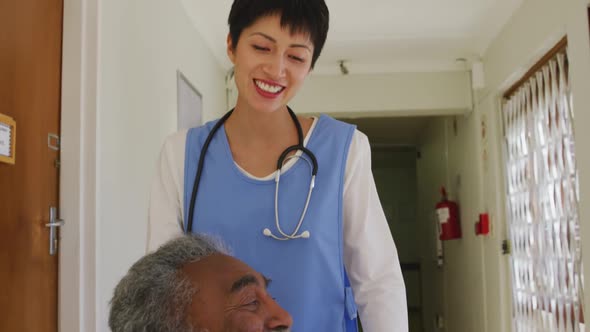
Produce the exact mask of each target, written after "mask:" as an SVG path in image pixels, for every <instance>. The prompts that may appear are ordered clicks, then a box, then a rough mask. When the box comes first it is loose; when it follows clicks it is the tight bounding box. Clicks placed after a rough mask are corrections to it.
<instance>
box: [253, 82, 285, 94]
mask: <svg viewBox="0 0 590 332" xmlns="http://www.w3.org/2000/svg"><path fill="white" fill-rule="evenodd" d="M254 82H255V83H256V85H257V86H258V87H259V88H261V89H262V90H264V91H266V92H270V93H277V92H279V91H281V90H282V89H283V87H282V86H278V85H270V84H266V83H264V82H261V81H258V80H254Z"/></svg>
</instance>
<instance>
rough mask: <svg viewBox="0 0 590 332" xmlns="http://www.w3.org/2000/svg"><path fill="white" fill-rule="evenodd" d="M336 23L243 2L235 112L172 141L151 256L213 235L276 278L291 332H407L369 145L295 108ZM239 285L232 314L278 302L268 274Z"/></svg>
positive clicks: (299, 0) (266, 2)
mask: <svg viewBox="0 0 590 332" xmlns="http://www.w3.org/2000/svg"><path fill="white" fill-rule="evenodd" d="M328 21H329V13H328V8H327V7H326V4H325V3H324V1H323V0H287V1H274V0H235V1H234V3H233V6H232V8H231V11H230V14H229V19H228V22H229V34H228V36H227V55H228V57H229V59H230V60H231V62H232V63H233V65H234V75H235V76H234V78H235V82H236V87H237V90H238V97H237V101H236V105H235V108H234V109H233V110H232V111H230V112H229V113H227V114H226V115H225V116H224V117H223V118H222V119H220V120H216V121H212V122H209V123H207V124H205V125H204V126H201V127H197V128H192V129H189V130H188V131H181V132H179V133H176V134H174V135H172V136H171V137H170V138H168V140H167V141H166V142H165V143H164V147H163V149H162V154H161V159H160V166H159V169H158V174H157V176H156V179H155V181H154V184H153V187H152V193H151V201H150V212H149V213H150V223H149V227H148V247H149V248H151V249H154V248H157V247H158V246H159V245H160V244H161V243H163V242H165V241H166V240H167V239H169V238H170V237H173V236H176V235H178V234H180V233H181V232H183V231H185V232H201V233H207V234H213V235H215V236H218V237H220V238H222V239H223V240H224V241H226V242H227V243H228V244H229V245H231V247H232V248H233V249H235V252H236V257H237V258H239V259H241V260H243V261H244V262H246V263H247V264H250V265H251V266H253V267H254V268H255V269H257V270H258V271H260V272H261V273H264V274H265V275H267V276H268V277H270V278H272V279H273V280H274V282H273V283H272V285H270V286H269V291H270V292H271V293H272V294H273V296H276V298H277V301H278V302H279V303H280V304H281V305H282V306H283V307H284V308H285V309H287V311H288V312H289V313H290V314H291V315H293V329H294V330H298V331H334V332H344V331H346V332H350V331H357V328H358V326H357V317H358V315H357V305H358V306H359V309H358V310H359V312H360V315H361V316H362V318H363V325H364V326H363V328H364V330H365V331H367V332H377V331H391V329H392V327H395V331H402V332H403V331H407V328H408V327H407V312H406V297H405V288H404V282H403V279H402V274H401V270H400V265H399V261H398V256H397V251H396V248H395V245H394V243H393V239H392V237H391V233H390V231H389V228H388V226H387V222H386V220H385V216H384V213H383V209H382V208H381V204H380V202H379V197H378V196H377V192H376V188H375V182H374V180H373V176H372V173H371V167H370V165H371V163H370V160H371V157H370V147H369V144H368V140H367V137H366V136H365V135H364V134H362V133H361V132H360V131H358V130H356V128H355V127H354V126H352V125H349V124H346V123H343V122H340V121H337V120H334V119H332V118H330V117H328V116H325V115H322V116H320V117H302V116H296V115H295V113H294V112H292V111H291V109H290V108H289V107H288V106H287V104H288V103H289V102H290V101H291V99H292V98H293V97H294V96H295V95H296V94H297V93H298V91H299V90H300V88H301V86H302V85H303V84H304V82H305V80H306V78H307V77H308V75H309V73H310V72H311V70H312V69H313V67H314V65H315V63H316V61H317V59H318V57H319V55H320V53H321V50H322V48H323V46H324V43H325V40H326V37H327V32H328V25H329V24H328ZM300 159H303V160H300ZM279 182H280V184H281V185H280V187H279ZM279 192H280V194H279ZM273 198H274V204H273ZM235 277H238V278H237V279H235V280H233V281H232V280H226V281H224V282H225V283H226V285H227V289H226V290H225V291H226V292H229V293H228V295H227V296H228V299H229V301H230V302H231V303H233V304H232V307H231V308H236V310H235V311H234V310H233V309H232V310H229V311H228V313H230V312H231V313H233V312H235V313H236V314H239V315H242V314H243V313H244V312H248V310H242V308H246V309H247V308H252V307H255V308H258V306H260V305H262V304H264V303H265V301H268V296H267V295H266V290H265V287H261V286H262V285H263V278H262V277H261V276H260V275H257V274H252V277H253V279H252V278H250V277H248V279H239V278H241V277H244V275H242V276H241V277H240V276H238V275H235ZM235 282H238V283H237V284H235ZM232 285H233V286H232ZM243 286H244V287H243ZM231 288H238V289H239V290H238V291H237V292H233V293H232V292H231V291H228V290H230V289H231ZM208 291H213V290H208ZM218 291H219V292H222V291H223V290H218ZM353 293H354V295H353ZM232 294H234V295H237V297H236V298H235V301H236V302H233V301H234V297H232ZM237 308H239V309H237Z"/></svg>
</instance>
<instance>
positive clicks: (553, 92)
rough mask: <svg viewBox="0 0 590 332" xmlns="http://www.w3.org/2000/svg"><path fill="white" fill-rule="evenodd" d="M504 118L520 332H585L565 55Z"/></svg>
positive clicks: (508, 103) (529, 85) (508, 104)
mask: <svg viewBox="0 0 590 332" xmlns="http://www.w3.org/2000/svg"><path fill="white" fill-rule="evenodd" d="M502 117H503V122H504V123H503V124H504V135H505V137H504V139H505V141H504V144H505V151H506V158H505V159H506V177H507V179H506V183H507V192H506V195H507V199H506V202H507V212H506V214H507V219H508V229H509V234H510V240H511V243H512V248H513V249H512V255H511V265H512V300H513V304H514V305H513V308H514V311H513V327H514V330H515V331H517V332H521V331H523V332H525V331H526V332H528V331H535V332H537V331H559V332H561V331H563V332H570V331H571V332H574V331H582V329H583V327H582V326H583V325H582V324H583V323H584V316H583V312H584V308H583V291H584V289H583V288H584V287H583V280H584V279H583V271H582V257H581V245H582V239H581V237H580V228H579V224H580V221H579V219H578V202H579V194H578V192H579V190H578V186H579V184H578V171H577V169H576V154H575V148H574V132H573V121H574V112H573V109H572V102H571V92H570V87H569V81H568V62H567V55H566V53H565V52H563V53H559V54H558V55H557V56H555V57H554V58H553V59H551V60H549V62H548V63H547V64H546V65H544V66H543V67H542V68H541V69H540V70H539V71H538V72H537V73H535V74H534V75H533V76H532V77H531V78H530V79H529V80H528V81H527V82H525V83H524V84H523V85H522V86H521V87H520V88H519V89H518V90H517V91H516V92H515V93H514V94H513V95H512V96H511V97H510V98H508V99H506V100H504V104H503V110H502Z"/></svg>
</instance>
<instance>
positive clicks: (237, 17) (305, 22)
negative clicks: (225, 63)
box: [227, 0, 330, 68]
mask: <svg viewBox="0 0 590 332" xmlns="http://www.w3.org/2000/svg"><path fill="white" fill-rule="evenodd" d="M275 14H280V15H281V27H283V28H289V29H290V30H291V33H308V34H309V37H310V39H311V42H312V43H313V56H312V60H311V68H313V66H314V65H315V62H316V61H317V59H318V57H319V56H320V53H321V52H322V48H323V47H324V44H325V42H326V38H327V36H328V27H329V21H330V12H329V11H328V7H327V6H326V3H325V2H324V0H234V3H233V5H232V6H231V11H230V13H229V17H228V19H227V23H228V24H229V34H230V37H231V40H232V47H233V48H234V49H235V47H236V46H237V45H238V41H239V39H240V35H241V34H242V31H243V30H244V29H245V28H247V27H249V26H250V25H252V24H254V22H255V21H256V20H257V19H259V18H261V17H264V16H271V15H275Z"/></svg>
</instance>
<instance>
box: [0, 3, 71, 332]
mask: <svg viewBox="0 0 590 332" xmlns="http://www.w3.org/2000/svg"><path fill="white" fill-rule="evenodd" d="M62 19H63V0H50V1H48V0H0V113H2V114H5V115H8V116H9V117H12V118H13V119H14V120H15V121H16V129H17V130H16V134H17V136H16V154H15V156H16V163H15V164H14V165H10V164H6V163H0V227H1V228H0V229H1V232H2V237H1V239H0V285H2V290H1V291H0V331H19V332H20V331H32V332H39V331H43V332H52V331H57V264H58V262H57V255H55V256H51V255H49V229H48V228H47V227H45V224H46V223H47V222H48V221H49V207H50V206H56V207H57V204H58V202H59V200H58V193H59V188H58V184H59V182H58V176H59V169H58V163H57V161H58V158H59V152H58V151H55V150H52V149H50V148H49V147H48V135H49V134H57V135H59V123H60V89H61V43H62Z"/></svg>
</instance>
